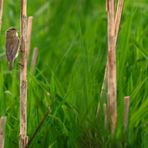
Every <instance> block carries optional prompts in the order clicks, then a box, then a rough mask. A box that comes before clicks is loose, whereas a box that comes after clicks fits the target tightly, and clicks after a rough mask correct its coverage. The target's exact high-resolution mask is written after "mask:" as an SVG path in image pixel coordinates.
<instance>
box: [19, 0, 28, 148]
mask: <svg viewBox="0 0 148 148" xmlns="http://www.w3.org/2000/svg"><path fill="white" fill-rule="evenodd" d="M26 8H27V0H21V24H20V27H21V46H20V54H21V59H20V60H21V65H22V67H21V69H20V148H25V146H26V145H27V142H28V137H27V46H26V35H27V33H26V32H27V13H26V11H27V10H26Z"/></svg>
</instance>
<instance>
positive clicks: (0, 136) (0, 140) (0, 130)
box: [0, 117, 7, 148]
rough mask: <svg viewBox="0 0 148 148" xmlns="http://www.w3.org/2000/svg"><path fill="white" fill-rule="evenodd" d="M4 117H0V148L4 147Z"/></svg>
mask: <svg viewBox="0 0 148 148" xmlns="http://www.w3.org/2000/svg"><path fill="white" fill-rule="evenodd" d="M6 119H7V118H6V117H1V118H0V148H4V142H5V125H6Z"/></svg>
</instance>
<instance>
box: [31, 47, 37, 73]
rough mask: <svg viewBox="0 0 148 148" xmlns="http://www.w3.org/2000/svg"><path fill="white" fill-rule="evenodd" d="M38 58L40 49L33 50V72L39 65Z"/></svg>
mask: <svg viewBox="0 0 148 148" xmlns="http://www.w3.org/2000/svg"><path fill="white" fill-rule="evenodd" d="M37 57H38V48H34V49H33V54H32V61H31V70H32V71H34V70H35V66H36V63H37Z"/></svg>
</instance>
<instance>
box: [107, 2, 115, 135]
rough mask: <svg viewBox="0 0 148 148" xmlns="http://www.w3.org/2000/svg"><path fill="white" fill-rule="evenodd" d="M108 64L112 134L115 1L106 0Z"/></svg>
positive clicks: (113, 123)
mask: <svg viewBox="0 0 148 148" xmlns="http://www.w3.org/2000/svg"><path fill="white" fill-rule="evenodd" d="M108 6H109V8H108V25H109V26H108V64H107V69H108V70H107V84H108V85H107V86H108V111H109V118H110V119H109V121H110V127H111V131H112V133H113V134H114V131H115V128H116V120H117V105H116V49H115V44H114V41H115V31H114V28H115V26H114V25H115V21H114V20H115V1H114V0H109V1H108Z"/></svg>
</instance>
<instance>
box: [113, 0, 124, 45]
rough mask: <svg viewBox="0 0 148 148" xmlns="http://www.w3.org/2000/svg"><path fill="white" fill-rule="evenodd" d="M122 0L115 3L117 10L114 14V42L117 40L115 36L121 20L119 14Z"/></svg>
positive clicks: (122, 3) (121, 8) (120, 13)
mask: <svg viewBox="0 0 148 148" xmlns="http://www.w3.org/2000/svg"><path fill="white" fill-rule="evenodd" d="M123 5H124V0H119V1H118V5H117V11H116V16H115V44H116V42H117V37H118V33H119V26H120V22H121V15H122V10H123Z"/></svg>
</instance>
